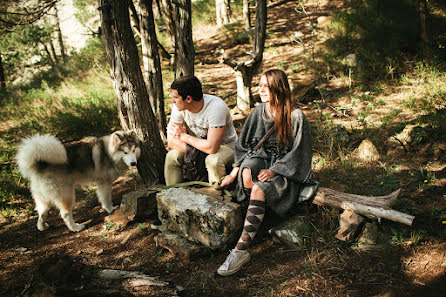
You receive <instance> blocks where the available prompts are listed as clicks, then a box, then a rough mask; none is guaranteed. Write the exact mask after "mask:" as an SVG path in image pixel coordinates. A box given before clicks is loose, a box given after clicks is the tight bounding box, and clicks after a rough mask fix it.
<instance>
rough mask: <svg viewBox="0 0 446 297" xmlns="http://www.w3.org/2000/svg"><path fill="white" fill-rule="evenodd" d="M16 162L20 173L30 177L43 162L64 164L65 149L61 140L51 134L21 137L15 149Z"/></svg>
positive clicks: (65, 160) (65, 158)
mask: <svg viewBox="0 0 446 297" xmlns="http://www.w3.org/2000/svg"><path fill="white" fill-rule="evenodd" d="M16 159H17V163H18V166H19V170H20V172H21V173H22V175H23V176H24V177H26V178H30V177H31V175H32V174H36V173H37V172H38V171H39V168H41V167H42V165H44V164H64V163H66V162H67V160H68V157H67V151H66V150H65V147H64V145H63V144H62V142H61V141H60V140H59V139H57V138H56V137H54V136H52V135H47V134H46V135H40V134H36V135H34V136H31V137H28V138H25V139H23V141H22V144H21V145H20V147H19V149H18V151H17V156H16Z"/></svg>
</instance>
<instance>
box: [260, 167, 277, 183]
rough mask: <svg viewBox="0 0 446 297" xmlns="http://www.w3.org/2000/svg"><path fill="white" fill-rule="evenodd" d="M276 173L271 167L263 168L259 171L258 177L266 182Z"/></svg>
mask: <svg viewBox="0 0 446 297" xmlns="http://www.w3.org/2000/svg"><path fill="white" fill-rule="evenodd" d="M274 175H276V174H275V173H274V172H273V171H272V170H271V169H262V170H260V172H259V175H257V178H258V179H259V181H261V182H266V181H267V180H269V179H271V178H272V177H273V176H274Z"/></svg>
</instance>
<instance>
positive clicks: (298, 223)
mask: <svg viewBox="0 0 446 297" xmlns="http://www.w3.org/2000/svg"><path fill="white" fill-rule="evenodd" d="M269 232H270V234H271V235H272V237H273V240H274V241H275V242H278V243H282V244H284V245H286V246H288V247H290V248H296V249H298V248H302V247H304V246H305V244H306V239H307V238H309V237H310V236H311V233H312V232H313V227H312V226H311V224H310V222H309V219H308V217H305V216H299V215H296V216H294V217H292V218H290V219H289V220H287V221H286V222H283V223H282V224H280V225H279V226H276V227H273V228H272V229H271V230H270V231H269Z"/></svg>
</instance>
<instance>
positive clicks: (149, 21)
mask: <svg viewBox="0 0 446 297" xmlns="http://www.w3.org/2000/svg"><path fill="white" fill-rule="evenodd" d="M152 3H153V1H152V0H140V2H139V6H140V11H141V20H140V22H139V24H140V28H141V29H140V32H141V47H142V60H143V65H144V71H145V73H146V75H145V78H146V86H147V91H148V93H149V99H150V104H151V105H152V109H153V112H154V113H155V115H156V119H157V123H158V128H159V130H160V135H161V138H163V141H166V139H165V131H166V113H165V112H164V91H163V78H162V74H161V62H160V57H159V53H158V39H157V38H156V32H155V21H154V19H153V10H152Z"/></svg>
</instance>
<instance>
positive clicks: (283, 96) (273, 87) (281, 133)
mask: <svg viewBox="0 0 446 297" xmlns="http://www.w3.org/2000/svg"><path fill="white" fill-rule="evenodd" d="M263 75H264V76H265V77H266V82H267V84H268V88H269V91H270V96H271V98H270V102H269V103H270V106H271V111H272V112H273V113H274V129H275V130H276V134H277V140H278V142H279V147H280V148H284V147H286V146H287V145H288V144H289V142H290V140H291V90H290V85H289V84H288V78H287V75H286V74H285V72H283V71H282V70H280V69H271V70H267V71H265V72H264V73H263V74H262V76H263Z"/></svg>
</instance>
